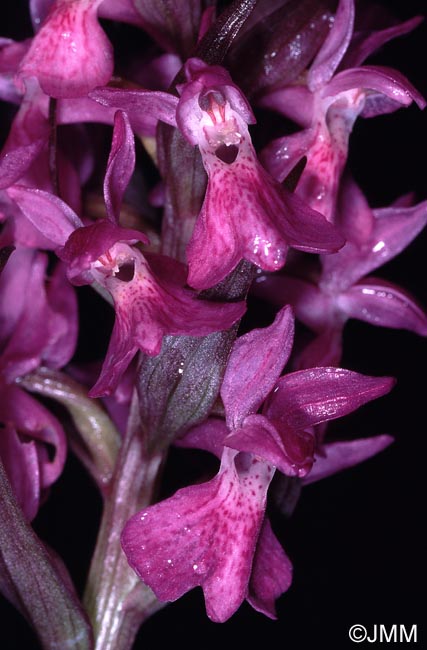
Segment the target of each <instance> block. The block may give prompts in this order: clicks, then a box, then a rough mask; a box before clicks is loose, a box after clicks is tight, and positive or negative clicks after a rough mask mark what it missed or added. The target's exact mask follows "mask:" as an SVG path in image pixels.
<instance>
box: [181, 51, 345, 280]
mask: <svg viewBox="0 0 427 650" xmlns="http://www.w3.org/2000/svg"><path fill="white" fill-rule="evenodd" d="M185 71H186V75H187V79H188V82H187V83H186V84H183V85H182V86H181V87H180V89H179V90H180V93H181V97H180V101H179V104H178V108H177V114H176V119H177V124H178V127H179V128H180V130H181V131H182V133H183V134H184V136H185V137H186V138H187V140H188V141H189V142H190V143H191V144H193V145H195V146H198V147H199V150H200V153H201V155H202V160H203V164H204V166H205V169H206V172H207V174H208V187H207V191H206V196H205V200H204V203H203V206H202V209H201V212H200V215H199V217H198V219H197V222H196V225H195V228H194V231H193V236H192V238H191V240H190V242H189V245H188V249H187V259H188V265H189V274H188V282H189V284H190V285H191V286H193V287H195V288H197V289H206V288H208V287H211V286H213V285H215V284H217V283H218V282H220V281H221V280H222V279H223V278H224V277H225V276H226V275H228V273H230V272H231V271H232V270H233V269H234V268H235V267H236V266H237V264H238V263H239V261H240V260H241V259H246V260H249V261H251V262H253V263H254V264H257V265H258V266H260V267H261V268H262V269H264V270H269V271H275V270H277V269H279V268H281V267H282V266H283V264H284V263H285V259H286V253H287V250H288V247H289V246H293V247H294V248H297V249H299V250H304V251H308V252H320V251H323V252H327V251H335V250H338V249H339V248H340V247H341V246H342V245H343V240H342V238H341V237H340V235H339V234H338V233H337V231H336V230H334V229H333V228H332V227H330V224H328V223H327V222H326V221H325V219H324V218H323V217H322V216H321V215H319V214H318V213H316V212H314V211H313V210H311V209H309V208H308V207H307V206H306V205H305V204H304V203H302V202H301V201H300V200H299V199H298V198H297V197H296V196H295V195H293V194H291V193H290V192H288V191H287V190H285V189H284V188H283V187H281V186H280V185H279V184H278V183H276V182H275V181H274V180H273V179H272V178H271V177H270V176H269V174H267V172H266V171H265V170H264V169H263V167H262V166H261V165H260V163H259V162H258V159H257V157H256V153H255V150H254V148H253V146H252V142H251V138H250V135H249V131H248V124H252V123H253V122H254V121H255V120H254V116H253V114H252V111H251V108H250V106H249V104H248V103H247V101H246V99H245V98H244V96H243V95H242V93H241V92H240V90H239V89H238V88H237V86H235V84H234V83H233V82H232V80H231V78H230V76H229V74H228V72H227V71H226V70H224V69H223V68H220V67H219V66H208V65H206V64H205V63H203V62H202V61H200V60H199V59H189V60H188V61H187V63H186V65H185Z"/></svg>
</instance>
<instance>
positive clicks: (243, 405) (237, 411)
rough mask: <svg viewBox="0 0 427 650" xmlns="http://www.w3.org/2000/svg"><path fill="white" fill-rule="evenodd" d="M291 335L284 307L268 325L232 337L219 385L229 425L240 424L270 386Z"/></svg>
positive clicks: (290, 316)
mask: <svg viewBox="0 0 427 650" xmlns="http://www.w3.org/2000/svg"><path fill="white" fill-rule="evenodd" d="M293 335H294V319H293V314H292V310H291V308H290V307H284V308H283V309H282V310H281V311H280V312H278V314H277V315H276V318H275V319H274V322H273V324H272V325H270V326H269V327H265V328H261V329H254V330H252V331H251V332H249V333H248V334H245V335H244V336H241V337H240V338H238V339H237V340H236V342H235V343H234V346H233V348H232V351H231V354H230V358H229V361H228V364H227V369H226V371H225V375H224V381H223V384H222V388H221V397H222V401H223V402H224V406H225V412H226V420H227V424H228V426H229V427H230V428H232V429H234V428H237V427H238V426H241V424H242V422H243V420H244V418H245V417H246V416H247V415H249V414H251V413H255V412H256V411H257V410H258V409H259V407H260V406H261V404H262V403H263V401H264V400H265V398H266V397H267V395H268V393H269V392H270V391H271V390H272V389H273V387H274V385H275V383H276V381H277V380H278V378H279V376H280V374H281V372H282V370H283V368H284V366H285V365H286V362H287V361H288V359H289V355H290V353H291V349H292V343H293V338H294V337H293Z"/></svg>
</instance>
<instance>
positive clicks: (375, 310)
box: [338, 278, 427, 336]
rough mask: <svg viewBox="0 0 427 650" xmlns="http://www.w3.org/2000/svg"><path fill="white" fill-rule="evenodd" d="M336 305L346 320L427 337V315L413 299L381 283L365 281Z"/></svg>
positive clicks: (339, 299) (353, 288) (370, 280)
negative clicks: (344, 314)
mask: <svg viewBox="0 0 427 650" xmlns="http://www.w3.org/2000/svg"><path fill="white" fill-rule="evenodd" d="M338 304H339V306H340V308H341V309H342V310H343V311H344V312H345V313H346V314H347V316H348V317H349V318H357V319H359V320H362V321H366V322H367V323H371V324H372V325H379V326H381V327H391V328H393V329H405V330H409V331H411V332H416V334H420V335H421V336H427V314H426V313H425V312H424V311H423V310H422V308H421V307H420V306H419V305H417V304H416V302H415V300H414V298H412V296H410V295H409V294H408V293H406V292H405V291H404V290H403V289H401V288H400V287H397V286H395V285H394V284H391V283H387V282H385V281H384V280H376V279H375V278H365V279H364V280H363V282H360V283H357V284H354V285H353V286H352V287H351V288H350V289H349V290H348V291H346V292H345V293H342V294H341V295H340V296H339V298H338Z"/></svg>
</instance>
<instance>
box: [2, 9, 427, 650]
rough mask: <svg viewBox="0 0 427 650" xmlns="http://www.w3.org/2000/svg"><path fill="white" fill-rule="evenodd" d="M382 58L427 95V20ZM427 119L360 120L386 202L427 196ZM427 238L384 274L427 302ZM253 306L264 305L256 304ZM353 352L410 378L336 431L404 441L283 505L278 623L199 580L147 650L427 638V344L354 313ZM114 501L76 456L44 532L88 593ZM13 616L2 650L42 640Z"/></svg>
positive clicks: (360, 152)
mask: <svg viewBox="0 0 427 650" xmlns="http://www.w3.org/2000/svg"><path fill="white" fill-rule="evenodd" d="M6 4H7V5H8V6H7V9H6V8H4V7H2V9H1V12H2V13H4V11H7V12H8V13H7V18H6V21H5V22H3V21H2V22H3V25H5V26H6V31H5V32H4V35H5V36H6V35H8V36H12V37H14V38H22V37H24V36H27V35H30V33H31V32H30V27H29V24H28V20H27V17H26V13H25V12H26V9H25V6H26V3H25V2H21V3H13V5H12V3H6ZM383 4H385V5H386V6H388V7H393V8H394V10H395V13H396V14H397V16H399V17H400V18H402V19H405V18H408V17H410V16H413V15H415V14H423V15H425V14H426V11H425V3H424V2H423V1H422V0H420V1H411V0H409V1H405V2H404V1H400V0H396V1H394V2H384V3H383ZM3 18H4V17H3ZM6 32H7V33H6ZM372 61H373V62H376V63H382V64H386V65H390V66H394V67H396V68H398V69H399V70H401V71H402V72H403V73H405V74H406V75H407V76H408V77H409V78H410V80H411V81H412V82H413V83H414V85H415V86H416V87H417V88H418V89H419V90H420V91H421V92H422V93H423V95H424V96H426V97H427V73H426V69H427V68H426V61H427V27H426V25H425V24H423V25H422V26H421V27H419V28H418V29H417V30H416V31H415V32H414V33H413V34H411V35H409V36H406V37H403V38H401V39H397V40H396V41H395V42H393V43H390V44H388V45H387V46H386V47H384V48H383V50H382V51H381V53H379V54H378V55H376V57H375V59H373V60H372ZM426 125H427V116H426V113H425V111H424V112H421V111H419V109H417V108H416V107H413V106H411V107H410V108H409V109H406V110H403V109H402V110H400V111H398V112H397V113H395V114H393V115H388V116H383V117H378V118H375V119H372V120H359V121H358V122H357V124H356V126H355V129H354V132H353V135H352V138H351V144H350V152H351V153H350V160H349V164H350V167H351V169H352V171H353V173H354V175H355V177H356V179H357V180H358V182H359V183H360V184H361V186H362V188H363V189H364V191H365V192H366V193H367V195H368V197H369V199H370V202H371V204H372V205H374V206H382V205H387V204H388V203H390V202H391V201H393V200H394V199H395V198H397V197H398V196H399V195H401V194H404V193H406V192H408V191H411V190H413V191H415V192H416V195H417V200H423V199H426V198H427V182H426V163H425V159H424V155H425V151H426V145H427V141H426V134H427V128H426ZM426 243H427V241H426V235H425V233H424V234H422V235H420V236H419V237H418V239H417V240H416V241H415V242H414V243H413V244H411V246H409V247H408V249H406V250H405V251H404V252H403V253H402V254H401V255H400V256H399V258H398V259H397V260H393V261H392V262H390V263H389V264H387V265H386V266H385V267H383V268H382V269H381V271H380V272H379V273H377V275H381V276H382V277H385V278H387V279H389V280H391V281H393V282H396V283H397V284H400V285H401V286H404V287H405V288H406V289H408V290H409V291H411V292H412V293H413V294H415V295H416V296H418V298H419V299H420V301H421V302H422V303H423V304H424V305H426V304H427V296H426V289H425V287H426V283H425V273H426V253H425V251H426ZM251 308H252V309H260V308H261V306H260V304H259V303H255V302H254V303H253V304H252V305H251ZM344 350H345V356H344V361H343V366H344V367H348V368H351V369H354V370H358V371H360V372H364V373H366V374H373V375H392V376H395V377H397V379H398V384H397V387H396V388H395V389H394V390H393V392H392V394H390V395H389V396H386V397H384V398H382V399H380V400H378V401H376V402H375V403H372V404H370V405H367V406H366V407H364V408H363V409H362V410H361V411H360V412H359V413H357V414H355V415H354V416H351V417H348V418H345V419H343V420H341V421H340V423H339V424H336V425H334V432H335V433H336V435H342V436H343V437H347V436H351V435H355V436H357V435H360V436H365V435H371V434H376V433H391V434H393V435H394V436H395V438H396V441H395V443H394V444H393V445H392V447H390V448H389V449H387V450H386V451H384V452H383V453H382V454H381V455H379V456H378V457H376V458H374V459H371V460H370V461H368V462H366V463H365V464H363V465H362V466H359V467H356V468H353V469H351V470H348V471H346V472H345V473H343V474H340V475H337V476H335V477H333V478H330V479H327V480H325V481H323V482H321V483H318V484H314V485H312V486H309V487H307V488H305V489H304V492H303V495H302V498H301V500H300V502H299V504H298V506H297V508H296V511H295V513H294V515H293V516H292V517H291V518H290V519H289V520H284V519H283V518H281V517H279V516H278V515H277V513H273V525H274V529H275V532H276V534H277V535H278V537H279V539H280V540H281V542H282V544H283V546H284V547H285V548H286V550H287V552H288V554H289V556H290V557H291V559H292V561H293V564H294V583H293V586H292V587H291V589H290V591H289V592H288V593H287V594H285V595H284V596H283V597H282V598H280V599H279V601H278V604H277V613H278V621H276V622H272V621H270V620H268V619H266V618H264V617H263V616H262V615H260V614H258V613H256V612H254V611H253V610H251V608H250V607H249V606H248V605H246V604H244V605H243V606H242V607H241V609H240V610H239V611H238V612H237V613H236V614H235V616H234V617H233V618H232V619H231V620H230V621H228V622H227V623H225V624H222V625H218V624H213V623H211V622H210V621H209V620H208V619H207V618H206V615H205V612H204V603H203V598H202V594H201V591H200V590H196V591H194V592H192V593H190V594H187V595H186V596H184V597H183V598H182V599H181V600H180V601H178V602H176V603H174V604H171V605H168V606H167V607H166V608H165V609H164V610H163V611H161V612H159V613H158V614H156V615H155V616H154V617H153V618H152V619H151V620H149V621H148V622H147V623H146V624H145V625H144V627H143V629H142V630H141V632H140V634H139V636H138V638H137V641H136V644H135V649H139V648H143V647H147V648H148V647H153V646H154V644H155V645H156V646H159V647H162V646H167V645H168V644H169V643H171V642H172V643H178V644H179V645H181V644H182V645H185V647H186V649H187V650H193V649H194V650H196V648H197V650H199V649H202V650H209V649H210V648H217V647H218V645H224V646H225V647H227V646H228V645H231V644H232V643H234V642H237V643H238V644H239V645H240V646H246V647H249V648H255V647H258V644H259V641H260V640H261V642H263V643H269V642H271V643H273V642H274V643H275V644H276V645H277V646H278V647H280V648H281V647H283V648H292V650H294V649H300V648H302V649H305V648H312V647H322V648H323V647H328V646H329V645H332V644H333V645H338V646H339V647H340V648H346V647H349V648H350V647H352V646H353V644H352V643H351V642H350V641H349V640H348V629H349V627H350V626H351V625H353V624H355V623H360V624H363V625H366V626H367V627H368V629H372V625H373V624H387V625H391V624H406V625H408V626H411V625H412V624H418V640H419V641H418V642H419V644H420V645H421V646H423V643H424V641H423V639H425V629H423V627H422V620H423V618H422V616H423V614H424V611H425V610H424V608H422V599H421V597H420V593H422V592H423V588H424V583H425V580H424V569H425V549H426V541H427V540H426V537H425V532H424V525H423V521H424V519H425V497H424V495H425V493H426V485H425V484H426V471H425V458H426V454H425V450H426V442H425V437H426V426H425V420H424V413H425V402H426V381H425V374H424V373H425V367H426V362H427V358H426V345H425V340H423V339H421V338H419V337H417V336H416V335H414V334H411V333H407V332H398V331H392V330H385V329H380V328H374V327H372V326H368V325H365V324H363V323H356V322H351V323H350V324H349V325H348V327H347V329H346V332H345V345H344ZM172 461H173V463H174V467H176V466H177V464H178V463H179V462H181V461H182V463H183V467H184V470H185V468H186V464H189V463H191V461H188V460H186V459H183V457H182V456H181V455H180V453H177V454H176V455H175V456H174V457H173V459H172ZM190 469H191V468H190ZM190 469H189V471H190ZM184 470H183V471H184ZM184 482H185V481H184ZM100 507H101V504H100V500H99V498H98V496H97V494H96V492H95V489H94V487H93V486H92V483H91V481H90V479H89V478H88V477H87V475H86V473H85V471H84V470H83V469H82V468H81V467H80V465H79V463H78V462H77V461H76V459H75V458H73V456H72V455H70V458H69V460H68V462H67V466H66V470H65V472H64V474H63V476H62V477H61V478H60V480H59V481H58V483H57V484H56V485H55V486H54V488H53V490H52V494H51V496H50V499H49V501H48V502H47V504H46V505H45V506H44V507H43V508H42V510H41V512H40V514H39V516H38V517H37V519H36V521H35V528H36V530H37V531H38V533H39V534H40V536H41V537H42V538H43V539H45V540H47V541H48V542H49V544H50V545H51V546H53V547H54V548H56V549H57V551H58V552H59V553H60V554H61V555H62V556H63V558H64V560H65V562H66V564H67V566H68V568H69V570H70V572H71V574H72V576H74V578H75V580H76V584H77V587H78V589H79V590H81V589H82V587H83V584H84V578H85V574H86V571H87V567H88V563H89V559H90V554H91V551H92V548H93V545H94V541H95V536H96V530H97V525H98V521H99V515H100ZM0 525H1V523H0ZM0 621H1V622H0V647H1V648H2V649H4V650H18V649H19V650H21V649H23V648H26V649H28V650H33V649H34V650H36V649H37V648H38V647H39V646H38V644H37V641H36V640H35V637H34V636H33V634H32V632H31V630H30V629H29V628H28V626H27V624H26V623H25V622H24V621H23V619H22V618H21V617H20V616H19V615H18V614H16V613H15V611H14V610H13V609H12V608H11V607H10V606H9V605H8V603H6V602H5V601H4V600H1V602H0ZM273 635H274V638H273ZM362 645H363V644H362Z"/></svg>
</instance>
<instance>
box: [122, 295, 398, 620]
mask: <svg viewBox="0 0 427 650" xmlns="http://www.w3.org/2000/svg"><path fill="white" fill-rule="evenodd" d="M292 340H293V316H292V312H291V309H290V308H289V307H285V308H283V309H282V310H281V311H280V312H279V313H278V314H277V316H276V319H275V321H274V323H273V324H272V325H271V326H270V327H267V328H265V329H263V330H253V331H252V332H249V333H248V334H246V335H244V336H242V337H240V338H239V339H237V341H236V343H235V345H234V347H233V349H232V353H231V355H230V360H229V363H228V366H227V369H226V373H225V376H224V381H223V384H222V388H221V397H222V400H223V403H224V407H225V422H224V421H222V420H218V419H210V420H207V421H206V422H205V423H202V424H201V425H198V426H196V427H194V428H193V429H191V430H190V432H189V433H188V434H187V436H185V438H184V439H183V441H182V444H183V445H185V446H194V447H199V448H203V449H206V450H208V451H212V452H213V453H215V454H216V455H217V456H220V457H221V467H220V469H219V472H218V474H217V475H216V476H215V477H214V478H213V479H212V480H211V481H209V482H207V483H203V484H201V485H196V486H192V487H187V488H184V489H182V490H179V491H178V492H177V493H176V494H175V495H174V496H172V497H170V498H169V499H167V500H166V501H163V502H161V503H158V504H156V505H154V506H151V507H149V508H146V509H145V510H143V511H141V512H139V513H137V514H136V515H134V517H132V519H130V521H129V522H128V523H127V524H126V526H125V529H124V531H123V534H122V546H123V549H124V551H125V553H126V556H127V558H128V561H129V563H130V565H131V566H132V567H133V569H134V570H135V571H136V572H137V574H138V575H139V576H140V577H141V579H142V580H143V581H144V582H145V583H146V584H147V585H149V587H150V588H151V589H152V590H153V591H154V593H155V594H156V595H157V597H158V598H160V600H175V599H177V598H179V597H180V596H181V595H182V594H184V593H185V592H186V591H188V590H189V589H192V588H194V587H196V586H201V587H202V589H203V592H204V596H205V602H206V610H207V613H208V616H209V617H210V618H211V619H212V620H214V621H224V620H226V619H227V618H229V617H230V616H231V615H232V614H233V613H234V612H235V611H236V609H237V608H238V607H239V606H240V604H241V603H242V601H243V600H244V599H245V598H247V599H248V601H249V602H250V603H251V604H252V605H253V606H254V607H255V608H256V609H258V610H260V611H262V612H263V613H264V614H266V615H267V616H270V617H272V618H274V617H275V610H274V600H275V599H276V598H277V597H278V596H279V595H280V594H281V593H282V592H283V591H284V590H286V589H287V588H288V587H289V585H290V582H291V565H290V562H289V559H288V558H287V556H286V555H285V554H284V552H283V550H281V549H280V545H279V543H278V542H277V540H276V538H275V537H274V535H273V533H272V531H271V528H270V526H269V524H268V522H267V521H266V520H265V508H266V496H267V491H268V487H269V485H270V482H271V480H272V478H273V475H274V471H275V469H276V468H278V469H279V470H281V471H282V472H284V473H285V474H287V475H288V476H300V477H303V476H306V475H309V472H310V470H311V468H312V466H313V462H314V454H315V442H316V441H315V439H314V437H313V427H314V425H316V424H319V423H320V422H326V421H329V420H331V419H334V418H337V417H340V416H343V415H345V414H347V413H350V412H351V411H353V410H354V409H356V408H358V407H359V406H361V405H362V404H364V403H366V402H367V401H369V400H371V399H374V398H376V397H379V396H381V395H383V394H385V393H386V392H388V391H389V390H390V389H391V387H392V385H393V380H391V379H390V378H374V377H364V376H363V375H359V374H357V373H354V372H350V371H347V370H343V369H341V368H311V369H310V370H306V371H301V372H296V373H291V374H289V375H285V376H284V377H279V376H280V373H281V371H282V368H283V366H284V365H285V364H286V361H287V359H288V357H289V355H290V352H291V348H292ZM260 408H261V413H257V412H258V411H259V409H260ZM375 444H376V443H375V442H374V445H375ZM365 447H366V443H365ZM368 447H369V445H368ZM356 448H357V445H356ZM361 454H362V455H363V453H362V452H361ZM361 454H359V456H360V455H361ZM368 455H369V452H368V450H367V449H365V457H366V456H368ZM359 459H360V458H359ZM272 576H274V578H272Z"/></svg>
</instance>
